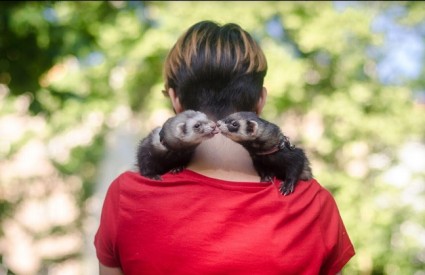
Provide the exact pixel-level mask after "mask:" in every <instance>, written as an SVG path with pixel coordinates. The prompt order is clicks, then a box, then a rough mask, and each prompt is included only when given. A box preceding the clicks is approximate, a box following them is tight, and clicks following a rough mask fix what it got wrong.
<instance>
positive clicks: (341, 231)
mask: <svg viewBox="0 0 425 275" xmlns="http://www.w3.org/2000/svg"><path fill="white" fill-rule="evenodd" d="M323 191H324V192H321V193H322V195H321V206H322V209H321V217H320V220H321V225H322V235H323V240H324V243H325V246H326V248H327V251H328V253H327V257H326V259H325V262H324V265H323V266H322V269H321V274H336V273H338V272H339V271H341V270H342V268H343V267H344V266H345V265H346V264H347V263H348V261H349V260H350V259H351V258H352V257H353V256H354V254H355V251H354V247H353V244H352V243H351V240H350V238H349V236H348V234H347V231H346V229H345V226H344V223H343V221H342V218H341V215H340V213H339V210H338V207H337V204H336V202H335V199H334V198H333V197H332V195H331V194H330V193H329V191H327V190H326V189H323Z"/></svg>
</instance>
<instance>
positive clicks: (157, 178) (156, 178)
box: [147, 175, 162, 181]
mask: <svg viewBox="0 0 425 275" xmlns="http://www.w3.org/2000/svg"><path fill="white" fill-rule="evenodd" d="M147 177H148V178H150V179H153V180H157V181H162V178H161V176H160V175H153V176H147Z"/></svg>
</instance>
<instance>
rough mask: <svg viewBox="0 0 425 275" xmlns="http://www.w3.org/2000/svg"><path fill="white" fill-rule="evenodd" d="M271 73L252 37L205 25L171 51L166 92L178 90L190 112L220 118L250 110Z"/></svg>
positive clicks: (190, 31)
mask: <svg viewBox="0 0 425 275" xmlns="http://www.w3.org/2000/svg"><path fill="white" fill-rule="evenodd" d="M266 72H267V61H266V58H265V56H264V53H263V51H262V50H261V48H260V47H259V45H258V44H257V42H256V41H255V40H254V39H253V38H252V37H251V35H250V34H249V33H248V32H246V31H245V30H243V29H242V28H241V27H240V26H239V25H237V24H234V23H229V24H225V25H223V26H220V25H219V24H217V23H215V22H212V21H201V22H199V23H196V24H195V25H193V26H192V27H190V28H189V29H188V30H187V31H186V32H185V33H184V34H183V35H182V36H181V37H180V38H179V39H178V40H177V42H176V44H175V45H174V46H173V47H172V49H171V51H170V52H169V54H168V56H167V58H166V61H165V66H164V81H165V91H164V92H165V94H167V93H168V90H169V88H173V89H174V90H175V91H176V94H177V96H178V97H179V100H180V102H181V103H182V105H183V107H184V108H185V109H195V110H202V111H204V112H207V113H210V115H213V116H216V117H217V116H223V115H225V114H227V113H230V112H231V111H242V110H245V111H251V109H253V108H254V106H255V103H256V101H257V100H258V98H259V96H260V93H261V89H262V85H263V81H264V77H265V75H266ZM238 102H239V103H238Z"/></svg>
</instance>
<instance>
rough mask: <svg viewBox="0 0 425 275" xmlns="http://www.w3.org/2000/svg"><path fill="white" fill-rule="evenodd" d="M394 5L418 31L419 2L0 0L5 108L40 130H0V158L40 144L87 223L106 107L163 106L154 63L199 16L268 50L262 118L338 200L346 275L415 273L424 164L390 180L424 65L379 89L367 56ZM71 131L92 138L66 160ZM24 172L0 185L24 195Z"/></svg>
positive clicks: (414, 128)
mask: <svg viewBox="0 0 425 275" xmlns="http://www.w3.org/2000/svg"><path fill="white" fill-rule="evenodd" d="M350 3H351V4H350ZM394 7H399V8H402V9H403V11H404V13H403V14H402V16H399V17H398V18H397V24H401V25H403V26H406V27H408V28H410V30H420V29H421V28H422V30H423V18H425V9H424V8H423V7H424V5H423V3H421V2H397V1H396V2H385V1H383V2H379V1H377V2H363V3H362V2H340V5H337V2H308V1H307V2H300V3H298V2H275V1H273V2H227V1H226V2H201V1H198V2H197V1H195V2H166V1H152V2H150V1H148V2H134V1H99V2H97V1H91V2H90V1H82V2H80V1H47V2H41V1H34V2H25V1H22V2H1V3H0V100H1V101H0V114H1V116H2V117H4V118H6V117H8V116H10V115H13V114H14V115H17V116H19V117H22V116H26V117H29V118H30V120H29V123H31V121H33V120H34V121H39V120H40V121H44V124H43V123H41V125H44V126H43V131H40V130H39V129H38V128H37V127H36V126H34V127H27V128H25V129H22V131H21V132H20V134H16V135H7V136H11V138H10V139H6V138H5V137H4V135H3V134H4V133H0V134H1V135H3V137H0V141H1V143H0V154H2V155H4V156H5V158H4V159H1V160H0V165H5V163H7V162H8V160H11V159H13V158H14V156H16V155H17V154H18V153H19V152H20V150H21V148H23V147H24V145H25V144H27V143H28V142H29V141H31V140H34V139H36V140H40V141H42V142H44V143H45V144H47V145H46V146H47V148H48V152H49V154H48V157H49V161H50V162H51V163H52V164H53V165H54V167H55V168H56V171H57V172H56V173H57V175H58V176H59V177H61V178H64V179H67V178H72V177H73V176H75V175H77V176H78V177H79V178H80V179H81V181H82V184H81V186H80V187H79V188H78V189H77V190H75V192H74V193H73V194H74V196H75V198H76V200H77V202H78V205H79V207H80V211H81V213H80V218H81V219H82V218H83V217H84V215H85V214H86V213H85V207H86V203H87V201H88V199H89V198H90V197H91V196H92V195H93V188H94V181H95V178H96V173H97V172H98V171H97V163H99V161H100V160H101V158H102V156H103V145H104V138H105V135H106V133H107V132H108V131H109V130H111V129H113V128H114V127H115V126H116V125H115V124H114V123H113V122H111V121H113V117H114V112H115V111H116V110H117V109H118V108H119V107H120V106H130V108H131V111H132V113H133V116H136V117H143V116H144V114H146V113H148V112H150V111H152V110H153V109H155V108H158V107H159V106H163V107H164V106H166V107H167V106H168V107H169V105H168V104H169V103H168V101H167V100H166V99H164V98H163V97H161V96H160V94H161V89H162V65H163V61H164V58H165V56H166V54H167V52H168V50H169V49H170V48H171V46H172V45H173V43H174V42H175V41H176V39H177V38H178V36H179V35H180V34H181V33H182V32H183V31H184V30H186V29H187V28H188V27H189V26H190V25H192V24H193V23H195V22H197V21H200V20H205V19H209V20H214V21H217V22H220V23H226V22H235V23H238V24H240V25H241V26H242V27H243V28H245V29H246V30H248V31H249V32H250V33H252V34H253V35H254V37H255V38H256V39H257V40H258V41H259V42H260V44H261V46H262V47H263V49H264V51H265V54H266V56H267V58H268V63H269V71H268V74H267V76H266V80H265V86H266V87H267V88H268V91H269V98H268V104H267V106H266V109H265V111H264V116H265V117H267V118H268V119H271V120H278V121H281V125H282V128H283V129H284V130H285V129H288V131H290V133H291V135H292V137H293V139H294V140H296V141H297V142H298V143H300V144H302V146H304V147H305V148H306V150H307V151H308V153H309V154H310V156H311V159H312V160H313V169H314V171H315V176H316V177H317V178H318V179H319V181H320V182H321V183H322V184H323V185H324V186H325V187H327V188H328V189H329V190H331V191H332V193H333V194H334V195H335V198H336V200H337V203H338V205H339V208H340V212H341V215H342V216H343V219H344V221H345V224H346V227H347V229H348V232H349V234H350V236H351V238H352V240H353V242H354V244H355V247H356V252H357V255H356V257H355V258H353V259H352V260H351V261H350V263H349V264H348V266H347V267H346V268H345V273H346V274H422V273H423V272H425V228H424V224H425V223H424V221H425V210H424V208H423V207H420V206H417V204H418V202H420V203H423V201H424V199H425V198H424V196H425V191H424V189H425V188H424V180H423V175H424V172H423V171H413V172H412V173H411V179H412V182H419V183H418V184H416V185H415V184H413V183H411V182H407V183H399V184H394V183H392V182H391V181H389V180H388V177H386V176H385V175H386V172H388V171H389V169H391V168H392V167H399V166H400V165H402V163H401V161H400V159H399V154H398V152H399V150H400V149H401V148H402V146H403V145H404V144H406V143H407V142H419V143H421V144H423V142H424V137H425V136H424V134H425V127H424V125H425V115H424V105H423V103H420V102H419V103H418V102H415V100H414V99H415V95H416V93H417V92H418V91H423V90H424V88H425V82H424V80H425V77H424V76H425V75H424V72H425V71H424V68H422V71H421V72H420V74H419V76H418V77H415V78H413V79H407V80H405V81H403V83H402V84H398V85H394V84H389V83H383V82H382V81H381V80H380V78H379V72H378V70H377V64H378V63H379V62H380V58H382V56H381V55H379V54H378V55H376V54H375V55H373V54H370V52H371V51H370V50H371V49H379V48H380V47H381V46H382V45H383V43H384V41H385V34H384V33H382V32H381V33H380V32H373V31H372V27H371V26H372V24H373V20H374V19H375V18H376V17H377V16H380V15H382V14H385V12H386V11H388V10H389V9H392V8H394ZM419 35H421V39H422V42H425V41H424V33H423V31H422V32H419ZM422 58H424V56H422ZM423 61H425V60H423ZM31 119H32V120H31ZM0 124H1V121H0ZM291 125H292V128H291ZM76 128H83V129H84V130H85V131H86V132H84V133H87V131H88V134H87V135H88V137H87V138H86V139H82V140H81V141H79V142H77V141H76V142H74V143H72V142H71V143H70V144H68V145H66V146H65V145H64V146H63V147H66V148H68V150H69V152H68V155H67V156H63V154H62V155H61V154H58V153H55V152H56V151H55V150H54V149H51V148H56V147H55V146H54V145H55V144H56V143H55V142H54V141H56V140H59V141H60V140H61V138H62V137H64V136H65V137H66V136H67V135H68V134H69V135H70V134H71V133H72V131H73V129H76ZM291 129H292V130H291ZM311 129H313V130H311ZM0 130H1V129H0ZM311 131H313V132H311ZM63 142H65V141H63ZM65 143H66V142H65ZM68 143H69V142H68ZM59 145H60V146H62V145H61V143H60V142H59ZM49 148H50V149H49ZM62 149H63V148H62ZM63 150H65V149H63ZM65 151H66V150H65ZM376 159H378V160H380V161H374V160H376ZM0 177H1V176H0ZM31 179H32V178H31V177H30V178H29V179H28V178H27V179H25V180H24V181H23V180H22V179H14V178H8V179H2V182H1V185H0V187H1V188H2V190H6V189H7V188H14V187H13V186H17V184H22V185H20V187H21V188H23V189H25V188H26V187H25V186H28V185H31ZM417 185H419V187H417ZM415 186H416V187H415ZM412 188H413V189H412ZM415 188H416V189H415ZM412 190H414V192H413V191H412ZM9 193H10V192H6V191H4V192H1V193H0V211H1V212H0V217H1V218H2V220H4V218H6V217H13V211H14V209H16V208H17V207H18V205H19V204H20V203H21V202H22V201H23V199H24V198H25V196H26V192H24V191H22V192H20V191H19V190H18V191H15V192H13V194H15V195H14V196H12V197H10V196H8V195H7V194H9ZM420 203H419V204H420ZM1 226H3V225H1ZM80 227H82V225H80ZM52 230H53V229H52ZM74 256H75V255H69V257H74ZM61 259H62V258H61ZM64 259H66V257H65V258H64ZM64 259H62V260H64ZM50 260H51V259H45V262H44V265H48V263H49V261H50ZM12 271H13V270H12ZM415 272H422V273H415Z"/></svg>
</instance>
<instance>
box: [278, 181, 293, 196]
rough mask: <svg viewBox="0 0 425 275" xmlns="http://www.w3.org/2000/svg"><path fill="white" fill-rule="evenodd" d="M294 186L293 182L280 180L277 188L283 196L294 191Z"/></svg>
mask: <svg viewBox="0 0 425 275" xmlns="http://www.w3.org/2000/svg"><path fill="white" fill-rule="evenodd" d="M294 188H295V185H294V184H292V183H286V182H282V183H281V185H280V188H279V192H280V193H281V194H282V195H284V196H288V195H290V194H291V193H293V192H294Z"/></svg>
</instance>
